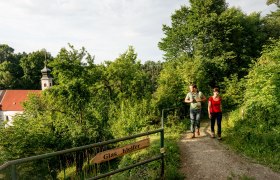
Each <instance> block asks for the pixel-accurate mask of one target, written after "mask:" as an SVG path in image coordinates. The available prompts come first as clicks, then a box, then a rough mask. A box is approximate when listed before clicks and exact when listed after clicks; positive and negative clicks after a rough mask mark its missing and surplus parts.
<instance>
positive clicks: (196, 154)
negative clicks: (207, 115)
mask: <svg viewBox="0 0 280 180" xmlns="http://www.w3.org/2000/svg"><path fill="white" fill-rule="evenodd" d="M201 125H202V127H201V133H200V136H199V137H196V138H193V139H191V138H190V136H191V134H190V133H186V134H184V135H183V136H182V138H181V140H180V142H179V146H180V152H181V169H180V171H181V172H182V173H183V174H184V175H185V177H186V179H190V180H192V179H195V180H198V179H211V180H220V179H226V180H227V179H247V180H248V179H256V180H280V174H279V173H276V172H273V171H272V170H270V169H269V168H267V167H264V166H262V165H259V164H255V163H252V162H250V161H249V160H248V159H246V158H244V157H241V156H239V155H237V154H236V153H234V152H232V151H230V150H229V149H228V148H227V147H226V146H225V145H224V144H222V143H221V142H220V141H219V140H217V139H216V138H214V139H213V138H210V134H209V133H210V129H209V124H208V122H202V124H201Z"/></svg>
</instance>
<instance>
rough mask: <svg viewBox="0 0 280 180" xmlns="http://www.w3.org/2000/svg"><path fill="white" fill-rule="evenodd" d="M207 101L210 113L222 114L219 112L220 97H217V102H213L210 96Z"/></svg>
mask: <svg viewBox="0 0 280 180" xmlns="http://www.w3.org/2000/svg"><path fill="white" fill-rule="evenodd" d="M208 101H209V102H211V106H210V113H216V112H222V111H221V102H222V98H221V97H219V99H218V100H217V101H215V100H214V99H213V97H212V96H211V97H210V98H209V100H208Z"/></svg>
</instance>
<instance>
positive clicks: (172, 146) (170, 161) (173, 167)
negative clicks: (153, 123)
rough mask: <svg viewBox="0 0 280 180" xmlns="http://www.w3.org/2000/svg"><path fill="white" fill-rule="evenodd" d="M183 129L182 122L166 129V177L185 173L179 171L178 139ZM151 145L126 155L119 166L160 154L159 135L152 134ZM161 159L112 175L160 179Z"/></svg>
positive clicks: (170, 177) (179, 176)
mask: <svg viewBox="0 0 280 180" xmlns="http://www.w3.org/2000/svg"><path fill="white" fill-rule="evenodd" d="M182 131H183V126H182V124H180V125H178V124H177V125H174V126H172V127H170V128H166V129H165V141H164V144H165V150H166V153H165V170H164V171H165V172H164V173H165V174H164V178H165V179H183V175H182V174H181V173H179V172H178V169H179V163H178V162H179V161H180V154H179V147H178V144H177V140H178V138H179V137H180V134H181V133H182ZM150 139H151V145H150V147H149V148H146V149H145V150H141V151H138V152H135V153H133V154H128V155H125V156H124V157H123V158H122V160H121V162H120V163H119V168H122V167H126V166H128V165H132V164H134V163H136V162H140V161H143V160H146V159H148V158H152V157H154V156H156V155H159V149H160V139H159V135H157V136H156V135H153V136H150ZM160 166H161V162H160V161H153V162H151V163H148V164H145V165H143V166H138V167H136V168H133V169H131V170H127V171H124V172H122V173H118V174H116V175H114V176H112V177H111V178H112V179H160Z"/></svg>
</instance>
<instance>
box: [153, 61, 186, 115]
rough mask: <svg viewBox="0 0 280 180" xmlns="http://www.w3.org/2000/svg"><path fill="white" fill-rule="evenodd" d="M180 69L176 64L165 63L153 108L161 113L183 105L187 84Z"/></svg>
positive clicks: (154, 97)
mask: <svg viewBox="0 0 280 180" xmlns="http://www.w3.org/2000/svg"><path fill="white" fill-rule="evenodd" d="M178 67H179V66H178V65H177V64H176V63H174V62H169V63H165V64H164V68H163V70H162V71H161V73H160V77H159V79H158V88H157V91H156V92H155V93H154V96H153V106H154V107H155V108H156V109H158V110H160V111H161V110H162V109H165V108H171V107H181V106H182V105H183V100H184V98H185V94H184V89H185V83H184V82H183V79H182V77H181V76H180V74H179V69H178Z"/></svg>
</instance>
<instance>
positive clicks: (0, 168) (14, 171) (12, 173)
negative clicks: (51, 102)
mask: <svg viewBox="0 0 280 180" xmlns="http://www.w3.org/2000/svg"><path fill="white" fill-rule="evenodd" d="M155 133H160V147H161V149H160V155H158V156H156V157H153V158H150V159H147V160H145V161H143V162H138V163H136V164H134V165H130V166H127V167H125V168H123V169H118V170H115V171H112V172H109V173H105V174H102V175H98V176H95V177H92V178H90V179H99V178H103V177H106V176H110V175H112V174H115V173H118V172H122V171H125V170H128V169H131V168H134V167H136V166H140V165H142V164H146V163H149V162H151V161H155V160H159V159H161V177H163V176H164V128H163V126H162V128H160V129H157V130H153V131H148V132H144V133H140V134H136V135H132V136H127V137H123V138H119V139H112V140H108V141H104V142H99V143H94V144H90V145H85V146H80V147H75V148H71V149H66V150H61V151H57V152H52V153H46V154H42V155H37V156H32V157H27V158H22V159H17V160H11V161H8V162H6V163H4V164H3V165H1V166H0V171H4V170H6V169H8V168H11V169H10V177H11V179H12V180H16V179H18V177H17V169H16V166H17V165H20V164H23V163H27V162H31V161H36V160H42V159H46V158H50V157H54V156H58V155H63V154H67V153H71V152H78V151H81V150H85V149H89V148H95V147H102V146H104V145H108V144H113V143H117V142H121V141H126V140H130V139H135V138H137V137H142V136H147V135H150V134H155ZM0 179H1V177H0Z"/></svg>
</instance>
